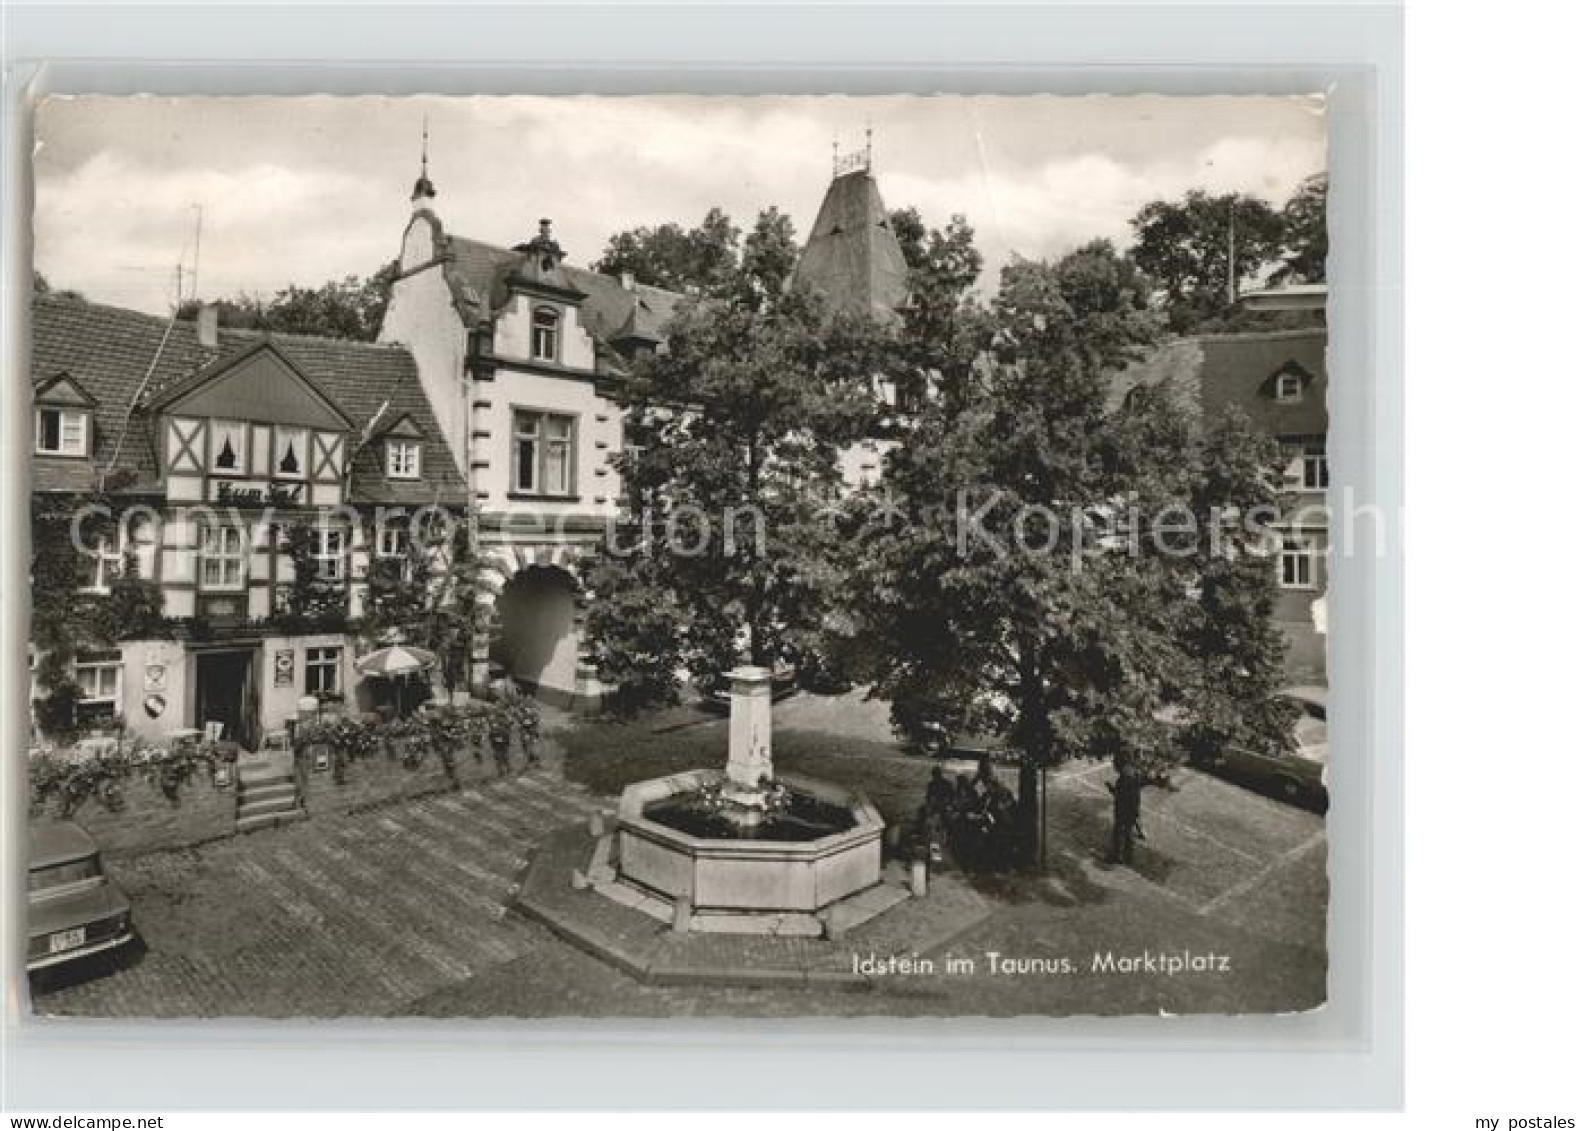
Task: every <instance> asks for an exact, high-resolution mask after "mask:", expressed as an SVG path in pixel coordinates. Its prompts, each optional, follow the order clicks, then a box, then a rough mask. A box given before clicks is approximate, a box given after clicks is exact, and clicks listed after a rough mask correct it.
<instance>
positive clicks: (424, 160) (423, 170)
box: [418, 114, 429, 180]
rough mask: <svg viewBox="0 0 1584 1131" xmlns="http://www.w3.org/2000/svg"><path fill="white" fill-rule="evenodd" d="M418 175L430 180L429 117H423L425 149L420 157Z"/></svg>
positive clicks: (426, 115)
mask: <svg viewBox="0 0 1584 1131" xmlns="http://www.w3.org/2000/svg"><path fill="white" fill-rule="evenodd" d="M418 175H419V176H420V177H422V178H423V179H424V180H428V179H429V115H428V114H425V115H424V116H423V149H422V151H421V152H420V154H419V157H418Z"/></svg>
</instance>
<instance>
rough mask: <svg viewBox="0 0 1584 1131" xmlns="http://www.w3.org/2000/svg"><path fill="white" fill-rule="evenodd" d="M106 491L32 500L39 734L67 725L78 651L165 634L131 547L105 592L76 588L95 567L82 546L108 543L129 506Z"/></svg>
mask: <svg viewBox="0 0 1584 1131" xmlns="http://www.w3.org/2000/svg"><path fill="white" fill-rule="evenodd" d="M112 491H113V487H108V486H107V489H106V490H103V491H89V492H73V493H60V494H55V493H50V494H43V493H39V494H35V495H34V496H33V499H32V519H33V522H32V534H33V557H32V582H33V626H32V639H33V643H34V646H35V649H36V660H35V668H34V677H35V679H36V680H37V682H38V685H39V688H40V690H41V692H42V693H43V694H42V697H41V700H40V705H39V708H38V713H39V722H40V725H41V726H43V727H44V729H46V730H52V729H61V728H62V727H67V726H70V725H71V722H72V707H73V704H74V703H75V702H76V700H77V699H78V698H80V696H81V689H80V688H78V687H77V686H76V684H75V683H74V681H73V679H72V669H71V665H72V658H73V657H74V656H75V654H76V653H77V652H78V651H80V650H83V649H89V648H108V647H112V646H114V645H115V644H117V643H118V642H120V641H122V640H130V639H135V638H139V637H150V636H161V635H165V621H164V618H163V616H162V614H161V606H162V599H161V596H160V592H159V587H158V586H157V585H155V584H154V583H152V582H150V581H146V580H144V579H143V578H142V577H141V576H140V575H139V573H138V564H137V557H136V555H135V554H134V553H132V552H131V550H130V548H128V551H127V552H126V553H125V554H123V556H122V560H121V563H120V567H121V568H120V570H119V571H118V573H117V575H116V576H114V577H112V578H110V579H109V584H108V586H107V589H106V591H104V592H92V591H87V592H85V591H84V590H83V585H84V584H85V582H86V581H87V580H88V574H89V571H90V570H92V568H93V565H94V557H93V556H92V555H91V554H90V553H87V552H85V549H86V548H88V547H93V546H96V545H98V543H99V542H100V540H102V539H109V540H111V541H114V539H115V534H116V530H117V528H118V527H120V526H121V525H122V523H123V520H124V518H125V516H126V511H127V509H128V507H129V506H130V505H131V504H130V503H129V502H128V501H126V500H125V499H118V498H116V497H115V496H114V494H112ZM125 542H126V540H123V544H125Z"/></svg>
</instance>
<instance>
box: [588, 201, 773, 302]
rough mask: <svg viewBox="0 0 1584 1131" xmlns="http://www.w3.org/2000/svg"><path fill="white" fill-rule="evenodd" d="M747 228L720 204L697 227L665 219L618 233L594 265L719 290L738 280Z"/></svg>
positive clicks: (662, 282) (655, 283) (655, 281)
mask: <svg viewBox="0 0 1584 1131" xmlns="http://www.w3.org/2000/svg"><path fill="white" fill-rule="evenodd" d="M741 236H742V231H741V229H739V228H738V227H737V226H736V225H735V224H733V223H732V222H731V217H730V216H728V215H726V213H725V212H724V211H722V210H721V209H720V208H711V209H710V210H709V212H708V213H706V214H705V216H704V219H703V221H702V222H701V223H700V224H699V225H698V227H696V228H691V229H684V228H683V227H682V226H681V225H680V224H675V223H665V224H661V225H660V226H659V227H657V228H648V227H645V228H632V229H629V230H627V231H625V232H618V233H616V234H615V235H614V236H612V237H611V238H610V241H609V242H608V243H607V244H606V245H605V253H604V254H603V255H602V256H600V258H599V259H598V260H596V261H595V262H594V263H593V264H591V265H590V266H591V267H592V268H593V270H595V271H599V272H601V273H603V274H607V275H619V274H621V273H622V272H624V271H625V272H631V273H632V275H633V277H634V278H635V279H637V280H638V281H639V282H640V283H648V284H649V285H650V286H652V287H664V288H665V289H666V290H672V291H686V290H688V289H689V288H693V289H695V290H697V291H698V292H699V293H700V294H709V295H713V294H719V293H721V292H722V290H723V289H725V288H728V287H730V286H731V285H733V284H734V283H736V282H739V281H740V280H738V279H737V278H736V275H737V249H738V242H739V240H740V238H741Z"/></svg>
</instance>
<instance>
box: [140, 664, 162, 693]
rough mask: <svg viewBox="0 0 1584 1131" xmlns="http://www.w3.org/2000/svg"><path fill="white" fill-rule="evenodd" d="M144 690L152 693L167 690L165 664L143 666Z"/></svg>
mask: <svg viewBox="0 0 1584 1131" xmlns="http://www.w3.org/2000/svg"><path fill="white" fill-rule="evenodd" d="M143 690H144V691H150V692H153V691H164V690H165V665H164V664H145V665H143Z"/></svg>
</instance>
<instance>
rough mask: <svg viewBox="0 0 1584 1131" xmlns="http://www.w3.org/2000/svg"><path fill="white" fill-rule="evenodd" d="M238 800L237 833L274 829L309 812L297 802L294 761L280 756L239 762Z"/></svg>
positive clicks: (246, 759)
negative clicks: (292, 767)
mask: <svg viewBox="0 0 1584 1131" xmlns="http://www.w3.org/2000/svg"><path fill="white" fill-rule="evenodd" d="M236 799H237V819H236V831H237V832H238V833H251V832H257V831H258V830H259V829H272V828H275V827H276V826H278V825H284V824H289V823H291V822H292V821H300V820H302V819H303V818H304V817H306V816H307V815H308V814H307V813H306V812H304V810H303V808H302V806H301V805H300V804H299V802H298V797H297V780H296V778H295V777H294V776H293V775H292V771H291V763H290V762H289V761H287V760H285V759H283V758H280V757H278V756H273V757H249V758H245V759H242V760H240V761H239V762H238V764H237V793H236Z"/></svg>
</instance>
